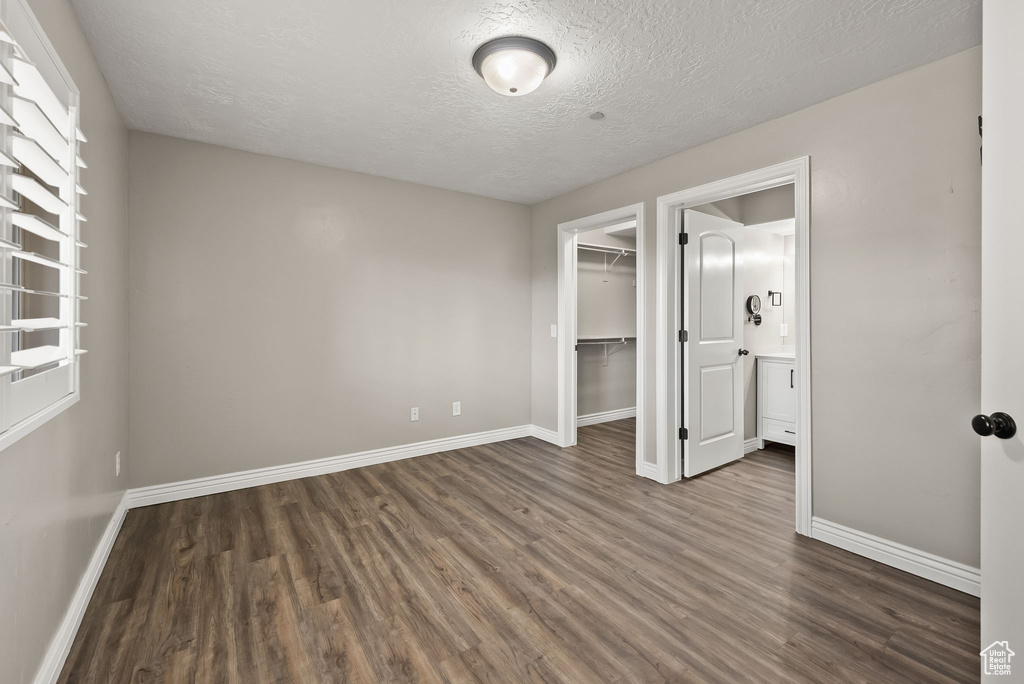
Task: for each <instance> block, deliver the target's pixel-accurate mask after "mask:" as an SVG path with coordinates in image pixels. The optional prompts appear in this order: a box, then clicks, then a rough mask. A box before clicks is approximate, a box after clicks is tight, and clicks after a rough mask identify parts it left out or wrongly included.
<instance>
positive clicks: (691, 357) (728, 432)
mask: <svg viewBox="0 0 1024 684" xmlns="http://www.w3.org/2000/svg"><path fill="white" fill-rule="evenodd" d="M683 221H684V231H685V232H686V233H687V235H688V241H687V245H686V247H685V248H684V252H685V258H684V260H683V280H682V282H683V296H682V300H683V328H684V329H685V330H686V331H687V333H688V339H687V342H685V343H684V345H683V360H684V363H683V383H682V384H683V427H684V428H685V430H686V435H687V438H686V440H684V442H683V475H684V476H686V477H693V476H694V475H698V474H700V473H703V472H705V471H708V470H711V469H712V468H717V467H718V466H720V465H724V464H726V463H730V462H732V461H735V460H737V459H739V458H742V457H743V375H742V373H741V372H740V369H741V366H740V364H741V363H742V361H741V359H742V357H741V356H740V355H739V351H740V349H742V348H743V225H742V224H740V223H736V222H735V221H729V220H727V219H722V218H718V217H716V216H710V215H708V214H703V213H700V212H696V211H692V210H687V211H685V212H684V218H683Z"/></svg>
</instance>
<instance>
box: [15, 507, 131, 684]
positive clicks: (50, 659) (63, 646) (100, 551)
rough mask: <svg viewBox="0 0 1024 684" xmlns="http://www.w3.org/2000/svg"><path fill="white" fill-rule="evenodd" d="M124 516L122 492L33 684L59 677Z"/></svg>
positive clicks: (44, 682) (43, 683) (125, 508)
mask: <svg viewBox="0 0 1024 684" xmlns="http://www.w3.org/2000/svg"><path fill="white" fill-rule="evenodd" d="M127 513H128V493H127V492H125V493H124V495H123V496H122V497H121V501H120V502H118V504H117V507H116V508H115V509H114V513H113V515H111V516H110V522H108V523H107V528H106V529H105V530H104V531H103V536H101V537H100V541H99V543H98V544H97V545H96V549H95V550H94V551H93V552H92V558H90V559H89V565H87V566H86V568H85V574H84V575H82V579H81V581H80V582H79V583H78V588H77V589H75V594H74V596H72V597H71V604H70V605H69V606H68V610H67V612H66V613H65V614H64V619H63V620H62V621H61V623H60V627H58V628H57V633H56V634H54V636H53V640H52V641H50V646H49V648H47V649H46V655H45V656H43V662H42V664H41V665H40V666H39V670H38V671H36V678H35V680H34V682H35V684H53V682H56V681H57V678H58V677H59V676H60V671H61V669H63V667H64V661H65V660H67V657H68V653H69V652H70V651H71V644H73V643H74V641H75V635H76V634H78V627H79V626H80V625H81V624H82V618H83V617H84V616H85V609H86V608H88V607H89V600H90V599H92V592H93V591H94V590H95V589H96V583H97V582H99V580H100V574H101V573H102V572H103V566H104V565H106V564H107V556H109V555H110V549H111V548H113V546H114V540H115V539H117V533H118V532H120V531H121V524H122V523H123V522H124V516H125V515H126V514H127Z"/></svg>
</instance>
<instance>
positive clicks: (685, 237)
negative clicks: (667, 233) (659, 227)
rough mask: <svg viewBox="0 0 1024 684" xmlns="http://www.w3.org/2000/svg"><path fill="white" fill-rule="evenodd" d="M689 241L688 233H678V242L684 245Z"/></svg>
mask: <svg viewBox="0 0 1024 684" xmlns="http://www.w3.org/2000/svg"><path fill="white" fill-rule="evenodd" d="M689 241H690V237H689V235H687V234H686V233H680V234H679V244H681V245H685V244H686V243H688V242H689Z"/></svg>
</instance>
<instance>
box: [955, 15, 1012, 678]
mask: <svg viewBox="0 0 1024 684" xmlns="http://www.w3.org/2000/svg"><path fill="white" fill-rule="evenodd" d="M982 22H983V34H984V35H983V43H982V51H983V54H982V60H983V66H982V114H983V116H984V142H985V144H984V164H983V166H982V167H981V178H982V181H981V198H982V199H981V227H982V228H981V244H982V247H981V273H982V276H981V321H982V323H981V411H982V416H983V417H982V416H979V417H977V418H975V421H974V422H975V429H976V430H977V431H979V432H980V433H982V434H984V433H987V432H992V433H993V434H990V435H989V436H986V437H983V438H982V440H981V647H982V648H987V647H988V646H989V645H990V644H995V646H994V647H993V649H992V650H989V651H988V652H987V653H986V654H985V655H983V656H982V664H981V666H982V672H983V674H984V673H985V668H986V667H988V668H989V671H990V673H994V671H993V669H992V668H993V667H994V666H1001V665H1003V664H1005V665H1006V666H1007V667H1008V668H1011V671H1009V672H1004V673H1000V678H999V681H1005V682H1011V681H1012V682H1024V442H1022V440H1021V437H1022V434H1021V430H1020V429H1018V430H1017V432H1016V434H1014V435H1013V436H1009V432H1010V430H1009V429H1008V428H1009V423H1008V421H1007V420H1006V418H1005V417H1004V416H1008V417H1011V418H1010V420H1011V421H1012V419H1014V418H1015V419H1017V420H1018V421H1020V420H1024V359H1022V357H1021V346H1020V344H1021V340H1022V339H1024V317H1022V316H1021V315H1020V296H1021V293H1024V271H1022V270H1021V267H1020V264H1021V255H1022V254H1024V127H1022V122H1024V88H1021V80H1020V79H1021V65H1022V64H1024V41H1021V35H1020V33H1021V27H1022V26H1024V3H1022V2H1020V0H1001V1H995V0H986V1H985V6H984V17H983V19H982ZM995 412H999V413H1000V414H1002V415H996V413H995ZM965 422H966V417H965ZM965 427H966V426H965ZM1020 427H1021V428H1024V425H1021V426H1020ZM1000 437H1002V439H1000ZM995 642H999V643H995ZM1011 651H1012V652H1013V653H1015V654H1016V655H1015V656H1014V655H1009V652H1011ZM1007 658H1008V659H1009V661H1008V662H1004V663H997V662H995V661H996V660H1004V661H1005V660H1006V659H1007ZM983 679H984V681H988V679H989V678H988V677H983Z"/></svg>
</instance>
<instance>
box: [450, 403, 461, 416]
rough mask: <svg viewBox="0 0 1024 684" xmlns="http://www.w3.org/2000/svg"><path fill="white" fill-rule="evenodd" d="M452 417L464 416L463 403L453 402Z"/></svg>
mask: <svg viewBox="0 0 1024 684" xmlns="http://www.w3.org/2000/svg"><path fill="white" fill-rule="evenodd" d="M452 415H453V416H461V415H462V402H461V401H453V402H452Z"/></svg>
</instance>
